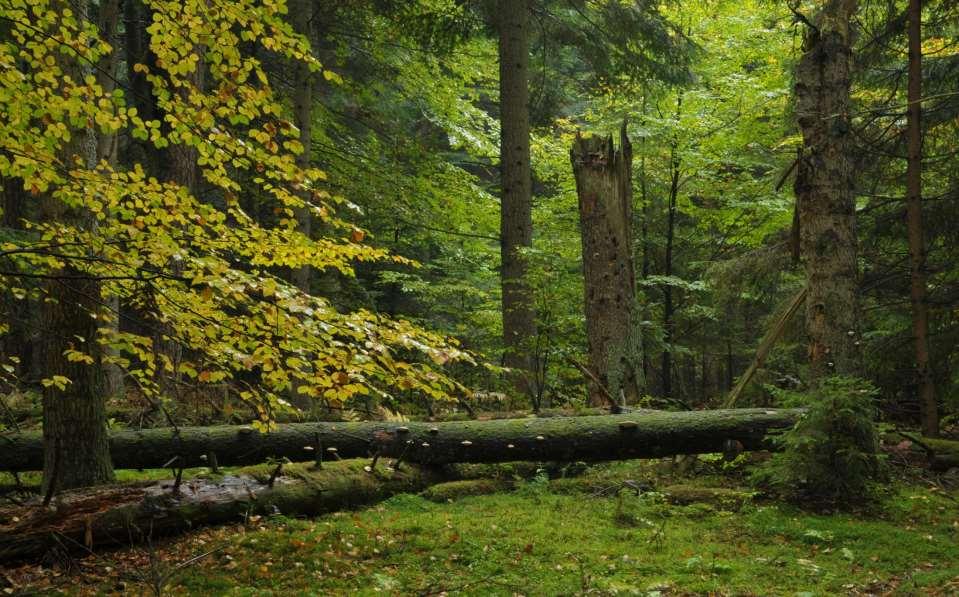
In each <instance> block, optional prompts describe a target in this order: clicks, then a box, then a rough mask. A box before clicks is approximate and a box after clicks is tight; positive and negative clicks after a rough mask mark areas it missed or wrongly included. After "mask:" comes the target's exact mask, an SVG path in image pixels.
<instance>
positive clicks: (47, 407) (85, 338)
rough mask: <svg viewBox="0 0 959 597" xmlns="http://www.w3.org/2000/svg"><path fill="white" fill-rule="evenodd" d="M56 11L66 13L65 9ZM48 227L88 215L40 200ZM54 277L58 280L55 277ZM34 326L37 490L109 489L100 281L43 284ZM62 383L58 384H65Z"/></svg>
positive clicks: (89, 140)
mask: <svg viewBox="0 0 959 597" xmlns="http://www.w3.org/2000/svg"><path fill="white" fill-rule="evenodd" d="M71 6H72V7H73V9H74V10H75V11H76V14H77V16H78V19H79V20H80V21H81V22H82V21H85V20H87V18H88V13H87V11H88V10H89V7H88V4H87V2H86V1H84V0H78V1H76V2H73V3H71ZM62 8H66V6H63V7H62ZM60 62H61V65H60V66H61V68H62V69H63V72H64V74H65V75H66V74H69V75H70V76H71V77H72V78H73V79H74V80H77V81H80V80H83V79H84V77H85V76H86V75H89V74H91V73H90V71H91V69H90V68H84V67H83V65H81V64H79V63H78V60H77V59H76V58H75V57H73V56H72V55H69V54H61V56H60ZM96 150H97V139H96V136H95V135H92V134H91V135H79V134H78V135H75V136H74V137H73V139H72V140H71V141H70V142H69V143H66V144H65V145H64V147H63V149H62V153H63V162H64V163H72V162H73V160H74V159H75V157H76V156H81V157H82V158H83V160H84V162H85V163H86V164H88V165H89V164H90V162H91V161H95V160H96ZM41 203H42V210H43V216H44V219H45V220H46V221H51V222H55V221H60V222H68V221H69V222H71V223H73V224H74V225H80V226H84V225H86V226H89V225H91V224H90V222H91V220H92V219H91V218H90V216H89V214H86V213H82V212H77V211H75V210H72V209H68V208H67V207H66V206H65V205H64V204H63V203H61V202H60V201H59V200H58V199H55V198H53V197H44V198H43V200H42V201H41ZM53 276H58V274H56V273H54V274H53ZM43 290H44V294H45V300H44V301H43V302H42V303H41V307H40V310H41V314H40V322H41V327H42V333H43V342H42V344H41V346H40V348H41V353H42V355H41V363H42V371H43V375H44V378H45V380H47V382H46V383H45V384H44V389H43V400H42V402H43V487H44V491H45V492H50V491H55V490H58V489H67V488H73V487H84V486H89V485H97V484H101V483H107V482H110V481H112V480H113V465H112V464H111V460H110V445H109V438H108V436H107V426H106V399H105V393H104V391H103V390H104V387H103V377H104V372H103V363H102V356H103V354H102V349H101V346H100V343H99V342H98V341H97V336H98V334H99V332H98V323H97V315H98V314H99V312H100V309H101V296H100V283H99V282H98V281H96V280H93V279H83V278H82V274H81V272H79V271H77V270H76V269H75V268H73V267H72V266H71V265H70V264H69V263H67V264H66V265H65V266H64V267H63V269H62V270H60V272H59V277H51V279H50V280H49V281H47V282H46V283H45V284H44V289H43ZM70 351H77V352H82V353H85V354H86V355H88V356H89V357H90V358H91V359H92V362H90V363H86V362H84V361H82V360H70V359H69V358H67V353H69V352H70ZM64 378H65V379H66V380H67V381H63V379H64Z"/></svg>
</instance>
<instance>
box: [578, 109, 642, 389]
mask: <svg viewBox="0 0 959 597" xmlns="http://www.w3.org/2000/svg"><path fill="white" fill-rule="evenodd" d="M570 160H571V162H572V165H573V174H574V175H575V177H576V193H577V195H578V196H579V220H580V229H581V233H582V244H583V277H584V285H583V288H584V292H585V307H586V338H587V345H588V349H589V369H590V371H591V373H592V375H591V376H590V377H593V376H595V377H594V378H593V379H591V380H590V383H589V401H590V403H591V404H593V405H601V404H605V403H606V401H607V399H610V400H611V401H613V402H614V403H615V402H617V401H620V396H622V397H623V398H624V399H625V401H626V402H627V403H630V402H635V401H636V400H637V399H638V398H639V386H640V382H639V377H640V375H641V374H640V367H641V364H642V361H641V358H642V356H641V353H642V350H641V348H640V346H639V334H638V333H637V327H636V325H635V322H634V321H633V319H634V314H633V311H634V309H635V303H636V274H635V270H634V267H633V253H632V251H633V242H632V219H633V207H632V203H633V191H632V160H633V152H632V146H631V145H630V143H629V138H628V137H627V136H626V123H625V122H624V123H623V128H622V130H621V131H620V146H619V149H615V148H614V146H613V138H612V136H609V137H606V138H603V137H581V136H579V135H577V137H576V140H575V141H574V143H573V148H572V150H571V151H570Z"/></svg>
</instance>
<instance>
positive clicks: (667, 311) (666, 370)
mask: <svg viewBox="0 0 959 597" xmlns="http://www.w3.org/2000/svg"><path fill="white" fill-rule="evenodd" d="M682 106H683V95H682V92H680V93H679V95H678V96H677V98H676V120H677V122H678V120H679V116H680V112H681V110H682ZM669 163H670V170H671V172H670V182H669V206H668V211H667V215H666V263H665V268H664V272H663V273H664V275H665V276H666V277H667V278H669V276H672V275H673V238H674V237H675V232H676V200H677V198H678V197H679V175H680V157H679V148H678V147H677V141H676V140H675V139H674V140H673V142H672V144H671V146H670V150H669ZM673 326H674V322H673V286H672V284H670V283H669V281H668V280H667V282H666V284H665V285H664V286H663V367H662V375H663V396H665V397H666V398H671V397H672V394H673V366H672V360H673V356H672V347H671V346H670V343H671V342H672V341H673Z"/></svg>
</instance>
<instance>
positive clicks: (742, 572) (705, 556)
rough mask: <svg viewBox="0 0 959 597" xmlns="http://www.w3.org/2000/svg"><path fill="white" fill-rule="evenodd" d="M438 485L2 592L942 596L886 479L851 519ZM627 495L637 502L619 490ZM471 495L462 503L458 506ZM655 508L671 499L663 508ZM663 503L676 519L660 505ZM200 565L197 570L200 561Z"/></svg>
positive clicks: (933, 550) (175, 542)
mask: <svg viewBox="0 0 959 597" xmlns="http://www.w3.org/2000/svg"><path fill="white" fill-rule="evenodd" d="M675 468H676V467H673V466H671V465H670V464H669V463H667V462H665V461H659V462H657V461H633V462H619V463H610V464H605V465H598V466H593V467H590V468H588V469H586V470H585V472H583V473H582V474H580V475H579V476H575V477H568V478H559V479H553V480H549V479H548V478H547V477H546V476H545V475H543V474H541V475H539V476H537V477H536V478H533V479H526V480H521V481H517V482H516V483H515V489H514V490H512V491H502V490H500V491H496V492H495V493H488V494H485V495H475V494H477V493H484V492H488V491H492V490H494V489H496V488H500V489H502V484H496V483H489V482H485V483H484V482H481V481H474V482H468V481H463V482H453V483H448V484H445V485H440V486H434V487H433V488H431V490H429V491H428V492H426V493H424V494H423V495H409V494H405V495H398V496H394V497H393V498H391V499H389V500H387V501H385V502H382V503H380V504H377V505H375V506H372V507H369V508H366V509H363V510H359V511H355V512H339V513H334V514H331V515H328V516H323V517H320V518H315V519H291V518H286V517H283V516H280V515H277V516H273V517H264V518H260V517H251V518H250V519H249V520H247V521H245V522H244V523H243V524H236V525H233V526H228V527H217V528H208V529H200V530H197V531H194V532H193V533H191V534H189V535H186V536H182V537H179V538H175V539H169V540H162V541H158V542H157V543H156V544H155V545H154V546H153V547H152V548H144V547H137V548H127V549H121V550H116V551H109V552H103V553H100V554H98V555H96V556H89V557H87V558H84V559H81V560H75V561H73V562H72V566H71V567H70V568H69V569H63V568H62V567H59V568H45V567H42V566H37V565H31V566H21V567H18V568H13V569H6V570H3V569H0V590H2V591H3V593H5V594H59V593H66V594H71V595H91V594H103V595H109V594H145V595H151V594H152V595H184V594H190V595H201V594H204V595H314V594H326V595H346V594H350V595H378V594H387V595H388V594H401V595H444V594H447V595H519V594H521V595H559V594H562V595H572V594H600V595H602V594H639V595H662V596H665V595H689V594H712V595H790V596H797V595H836V594H847V595H887V594H895V595H914V594H915V595H959V502H957V499H956V495H957V493H959V492H956V491H955V489H954V488H953V490H951V491H950V490H948V489H944V488H943V486H942V485H941V484H938V483H937V482H935V481H934V480H933V479H931V478H912V479H910V480H904V479H899V480H897V481H895V482H891V483H890V484H889V486H888V489H887V491H886V492H885V496H884V498H883V499H882V502H881V504H879V505H878V506H875V507H873V508H872V509H870V510H868V511H862V512H858V513H831V512H819V513H812V512H809V511H804V510H800V509H797V508H796V507H794V506H788V505H784V504H782V503H778V502H771V501H768V500H763V499H761V496H757V495H755V494H753V493H751V492H750V491H749V489H748V484H746V483H745V480H744V476H743V471H742V470H733V471H729V470H725V471H724V470H722V466H721V463H719V462H718V461H717V460H712V461H710V460H709V458H708V457H707V458H706V459H705V461H702V460H701V461H700V463H699V464H698V466H697V468H698V470H697V471H696V472H695V474H693V475H689V474H682V475H680V474H679V473H678V472H675ZM637 489H641V491H640V492H639V495H637V492H636V490H637ZM471 494H473V495H471ZM669 496H671V497H669ZM677 502H679V503H677ZM204 554H205V555H204Z"/></svg>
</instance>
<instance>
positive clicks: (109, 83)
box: [96, 0, 126, 396]
mask: <svg viewBox="0 0 959 597" xmlns="http://www.w3.org/2000/svg"><path fill="white" fill-rule="evenodd" d="M119 19H120V0H105V1H104V2H101V4H100V6H99V14H98V15H97V21H98V22H99V29H100V37H101V39H103V40H105V41H106V42H107V43H109V44H110V45H111V46H112V47H113V48H114V51H112V52H110V53H108V54H106V55H104V56H103V57H102V58H100V62H99V64H97V72H96V76H97V83H98V84H99V85H100V87H101V88H102V89H103V92H104V93H105V94H109V93H112V92H113V90H114V89H115V88H116V81H117V63H118V62H119V57H120V52H119V51H118V50H117V49H116V48H118V47H119V44H118V43H117V42H118V32H119V27H118V26H117V25H118V22H119ZM96 143H97V151H96V159H97V160H98V162H99V161H106V162H107V163H108V164H110V165H111V166H114V165H116V163H117V135H116V134H115V133H105V132H101V133H100V134H98V135H97V141H96ZM104 302H105V305H104V308H103V309H101V313H102V317H101V319H102V320H103V321H104V322H106V325H107V326H109V327H111V328H112V329H113V330H114V331H119V328H120V299H119V297H117V296H107V297H104ZM107 353H108V354H110V355H111V356H116V351H115V350H111V349H107ZM104 374H105V378H104V391H105V392H106V394H107V396H123V395H124V394H125V392H126V388H125V384H124V379H123V370H122V369H121V368H120V367H118V366H117V365H113V364H108V365H105V366H104Z"/></svg>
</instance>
